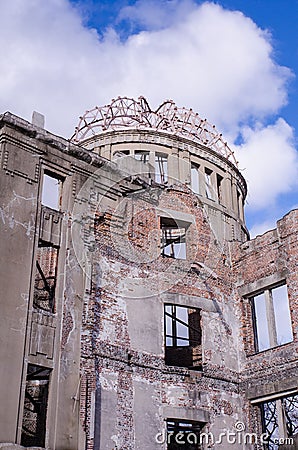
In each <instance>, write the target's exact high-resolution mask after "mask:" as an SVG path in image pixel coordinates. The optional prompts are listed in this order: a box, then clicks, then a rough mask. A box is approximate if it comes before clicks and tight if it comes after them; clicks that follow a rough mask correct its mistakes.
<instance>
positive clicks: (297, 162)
mask: <svg viewBox="0 0 298 450" xmlns="http://www.w3.org/2000/svg"><path fill="white" fill-rule="evenodd" d="M243 138H244V141H245V142H244V144H242V145H241V146H239V147H238V148H236V155H237V157H238V159H239V163H240V168H243V169H244V170H243V172H242V173H243V175H244V177H245V178H246V180H247V182H248V190H249V195H248V198H247V200H248V206H249V207H250V208H253V209H260V208H264V207H270V206H272V205H273V204H274V202H275V200H276V198H277V196H278V195H279V194H281V193H286V192H289V191H290V190H291V189H292V188H293V187H297V180H298V153H297V151H296V149H295V147H294V144H293V142H294V138H293V129H292V128H291V127H290V126H289V125H288V124H287V123H286V122H285V121H284V120H283V119H281V118H279V119H278V120H277V121H276V123H275V124H273V125H269V126H267V127H260V128H258V127H256V128H255V129H252V128H246V129H244V130H243Z"/></svg>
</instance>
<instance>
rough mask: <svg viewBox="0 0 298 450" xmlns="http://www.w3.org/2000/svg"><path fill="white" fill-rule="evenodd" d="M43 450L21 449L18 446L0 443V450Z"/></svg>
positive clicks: (42, 449)
mask: <svg viewBox="0 0 298 450" xmlns="http://www.w3.org/2000/svg"><path fill="white" fill-rule="evenodd" d="M28 449H29V450H44V448H43V447H23V446H22V445H19V444H10V443H9V442H7V443H2V444H1V443H0V450H28Z"/></svg>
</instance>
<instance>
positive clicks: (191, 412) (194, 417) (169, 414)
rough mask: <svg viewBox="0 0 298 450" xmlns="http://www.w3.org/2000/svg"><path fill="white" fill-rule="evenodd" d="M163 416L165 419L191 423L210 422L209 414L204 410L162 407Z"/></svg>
mask: <svg viewBox="0 0 298 450" xmlns="http://www.w3.org/2000/svg"><path fill="white" fill-rule="evenodd" d="M163 416H164V418H166V419H181V420H190V421H193V422H205V423H207V422H210V414H209V412H208V411H205V410H204V409H192V408H175V407H172V406H164V407H163Z"/></svg>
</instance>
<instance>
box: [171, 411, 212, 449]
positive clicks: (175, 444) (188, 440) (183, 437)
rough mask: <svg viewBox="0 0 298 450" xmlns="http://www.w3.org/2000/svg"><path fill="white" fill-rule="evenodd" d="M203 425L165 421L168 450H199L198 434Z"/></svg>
mask: <svg viewBox="0 0 298 450" xmlns="http://www.w3.org/2000/svg"><path fill="white" fill-rule="evenodd" d="M204 425H205V424H204V423H201V422H192V421H191V422H190V421H186V420H177V419H168V420H167V449H168V450H179V449H185V450H198V449H201V448H202V446H201V442H200V441H201V440H200V432H201V430H202V428H203V427H204Z"/></svg>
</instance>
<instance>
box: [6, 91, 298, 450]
mask: <svg viewBox="0 0 298 450" xmlns="http://www.w3.org/2000/svg"><path fill="white" fill-rule="evenodd" d="M0 155H1V178H0V180H1V191H0V192H1V227H0V235H1V273H0V276H1V314H0V323H1V326H0V343H1V345H0V361H1V363H0V380H1V384H0V405H1V408H0V442H1V443H0V449H12V448H13V449H21V448H23V447H26V448H36V447H38V448H46V449H51V450H54V449H55V450H91V449H96V450H97V449H109V450H112V449H118V450H119V449H138V450H147V449H148V450H151V449H152V450H153V449H156V450H158V449H170V450H173V449H175V450H176V449H198V448H202V449H206V448H215V449H255V448H258V449H261V448H269V449H270V450H275V449H277V448H284V449H286V448H287V449H288V448H297V447H295V435H297V433H298V383H297V372H298V370H297V333H298V267H297V266H298V239H297V231H298V220H297V219H298V211H297V210H294V211H291V212H289V213H288V214H287V215H286V216H285V217H284V218H282V219H281V220H280V221H278V223H277V228H276V229H274V230H271V231H268V232H267V233H265V234H264V235H262V236H258V237H257V238H255V239H252V240H250V239H249V234H248V232H247V229H246V226H245V220H244V213H243V205H244V201H245V198H246V183H245V180H244V178H243V176H242V175H241V173H240V172H239V170H238V168H237V162H236V160H235V158H234V155H233V153H232V152H231V150H230V149H229V147H228V146H227V144H225V143H224V141H223V139H222V137H221V135H219V134H218V133H217V132H216V130H215V128H214V127H212V126H210V125H209V124H208V122H206V121H205V120H201V119H200V117H199V116H198V115H197V114H195V113H194V112H193V111H191V110H185V109H179V108H177V107H176V106H175V105H174V104H173V102H170V101H169V102H165V103H164V104H163V105H161V106H160V108H159V109H158V110H157V111H152V110H151V109H150V107H149V105H148V104H147V102H146V101H145V99H143V98H140V99H139V100H137V101H135V100H133V99H127V98H118V99H116V100H113V101H112V103H111V105H108V106H106V107H101V108H98V107H97V108H94V109H93V110H91V111H87V112H86V114H85V115H84V116H83V117H82V118H81V119H80V122H79V125H78V127H77V128H76V130H75V133H74V135H73V136H72V138H71V139H70V140H67V139H64V138H61V137H58V136H55V135H53V134H52V133H50V132H48V131H46V130H44V128H43V124H42V117H41V116H40V115H38V114H35V115H34V120H33V123H32V124H30V123H28V122H27V121H25V120H23V119H21V118H19V117H16V116H14V115H13V114H10V113H5V114H3V115H2V116H0ZM262 433H263V435H262ZM278 440H279V441H278ZM266 442H267V443H266ZM278 442H279V444H278ZM296 445H297V444H296Z"/></svg>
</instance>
